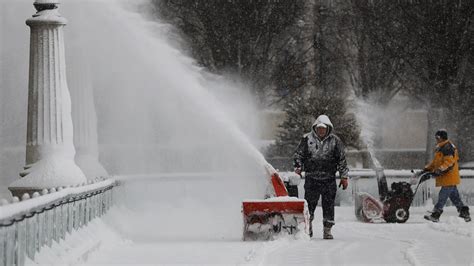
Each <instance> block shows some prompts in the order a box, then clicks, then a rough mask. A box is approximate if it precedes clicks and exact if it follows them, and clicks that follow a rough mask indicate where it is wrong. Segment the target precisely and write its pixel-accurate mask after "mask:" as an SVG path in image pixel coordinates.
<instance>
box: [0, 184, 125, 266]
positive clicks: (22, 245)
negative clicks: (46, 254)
mask: <svg viewBox="0 0 474 266" xmlns="http://www.w3.org/2000/svg"><path fill="white" fill-rule="evenodd" d="M115 186H116V181H115V180H113V179H105V180H104V179H102V180H95V181H89V183H88V184H83V185H81V186H75V187H58V188H52V189H50V190H46V189H45V190H43V191H42V192H41V193H38V192H35V193H34V194H32V195H29V194H24V195H23V196H22V198H21V199H19V198H17V197H14V198H13V200H12V202H11V203H9V202H8V201H6V200H1V201H0V204H1V205H2V206H0V266H10V265H16V266H22V265H24V264H25V259H26V257H29V258H30V259H31V260H34V257H35V254H36V253H37V252H39V251H40V250H41V248H42V247H45V246H49V247H51V245H52V244H53V241H56V242H58V243H60V242H61V241H62V240H64V239H65V238H66V234H67V233H69V234H71V233H72V232H73V231H74V230H78V229H80V228H81V227H84V226H86V225H87V224H88V223H89V222H90V221H91V220H92V219H94V218H96V217H100V216H101V215H103V214H104V213H105V212H107V210H108V209H109V208H110V207H111V206H112V204H113V202H114V196H113V194H114V190H115V189H114V187H115Z"/></svg>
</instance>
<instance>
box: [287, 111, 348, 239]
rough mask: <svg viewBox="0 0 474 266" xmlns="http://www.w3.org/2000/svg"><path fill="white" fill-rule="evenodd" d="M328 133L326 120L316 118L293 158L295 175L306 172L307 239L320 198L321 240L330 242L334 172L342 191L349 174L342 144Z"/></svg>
mask: <svg viewBox="0 0 474 266" xmlns="http://www.w3.org/2000/svg"><path fill="white" fill-rule="evenodd" d="M332 131H333V125H332V123H331V121H330V120H329V117H327V116H326V115H320V116H319V117H318V118H317V119H316V121H315V122H314V124H313V126H312V127H311V132H310V133H307V134H305V135H304V136H303V138H302V139H301V141H300V144H299V145H298V147H297V148H296V152H295V155H294V167H295V172H296V173H297V174H301V172H303V171H304V172H305V173H306V174H305V184H304V190H305V196H304V197H305V199H306V201H307V202H308V208H309V214H310V236H313V229H312V222H313V219H314V210H315V209H316V206H317V205H318V200H319V196H321V197H322V207H323V226H324V231H323V238H324V239H333V236H332V234H331V227H332V226H333V225H334V201H335V199H336V191H337V185H336V172H339V175H340V177H341V181H340V183H339V187H341V186H342V189H346V188H347V185H348V172H349V169H348V168H347V163H346V153H345V150H344V144H343V143H342V141H341V139H339V137H338V136H336V135H335V134H334V133H333V132H332Z"/></svg>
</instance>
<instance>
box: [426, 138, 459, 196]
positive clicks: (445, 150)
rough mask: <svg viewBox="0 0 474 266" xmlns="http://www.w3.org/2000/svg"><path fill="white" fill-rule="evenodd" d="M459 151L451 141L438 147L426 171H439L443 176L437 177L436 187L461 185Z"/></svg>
mask: <svg viewBox="0 0 474 266" xmlns="http://www.w3.org/2000/svg"><path fill="white" fill-rule="evenodd" d="M458 160H459V156H458V151H457V148H456V146H454V144H453V143H451V142H450V141H449V140H445V141H443V142H440V143H438V145H436V150H435V155H434V158H433V160H432V161H431V162H430V163H429V164H428V165H427V166H425V169H426V170H428V171H431V172H435V171H436V170H438V172H440V173H441V174H440V175H439V176H437V177H436V186H437V187H444V186H455V185H458V184H459V183H461V177H460V176H459V167H458Z"/></svg>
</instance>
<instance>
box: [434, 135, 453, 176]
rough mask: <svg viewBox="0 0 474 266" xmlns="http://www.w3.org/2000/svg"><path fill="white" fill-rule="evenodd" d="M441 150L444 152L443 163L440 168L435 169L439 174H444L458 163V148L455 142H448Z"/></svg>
mask: <svg viewBox="0 0 474 266" xmlns="http://www.w3.org/2000/svg"><path fill="white" fill-rule="evenodd" d="M440 152H441V153H442V154H443V162H442V163H441V165H440V166H439V168H438V169H433V170H434V171H435V172H437V173H438V174H444V173H447V172H449V171H450V170H451V169H452V168H453V167H454V164H455V163H456V159H455V153H456V148H455V147H454V146H453V144H451V143H448V144H446V145H444V146H443V147H442V148H441V149H440Z"/></svg>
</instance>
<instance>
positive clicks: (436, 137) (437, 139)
mask: <svg viewBox="0 0 474 266" xmlns="http://www.w3.org/2000/svg"><path fill="white" fill-rule="evenodd" d="M435 139H436V143H441V142H443V140H444V139H442V138H441V137H440V136H435Z"/></svg>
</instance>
